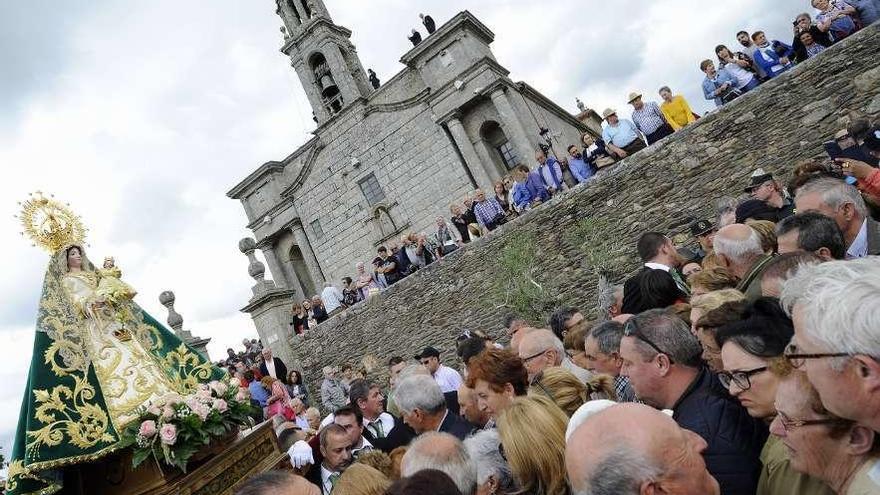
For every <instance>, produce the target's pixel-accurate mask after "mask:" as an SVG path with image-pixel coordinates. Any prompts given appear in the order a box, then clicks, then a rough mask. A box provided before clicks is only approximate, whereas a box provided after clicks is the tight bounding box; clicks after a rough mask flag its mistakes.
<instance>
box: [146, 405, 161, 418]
mask: <svg viewBox="0 0 880 495" xmlns="http://www.w3.org/2000/svg"><path fill="white" fill-rule="evenodd" d="M147 412H148V413H149V414H152V415H153V416H158V415H159V414H160V413H161V412H162V411H160V410H159V408H158V407H157V406H156V405H154V404H150V405H149V406H147Z"/></svg>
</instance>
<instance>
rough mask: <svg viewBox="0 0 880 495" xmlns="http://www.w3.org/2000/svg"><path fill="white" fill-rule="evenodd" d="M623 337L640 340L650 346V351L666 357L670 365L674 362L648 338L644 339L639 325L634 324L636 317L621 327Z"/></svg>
mask: <svg viewBox="0 0 880 495" xmlns="http://www.w3.org/2000/svg"><path fill="white" fill-rule="evenodd" d="M623 335H624V336H625V337H635V338H637V339H639V340H641V341H642V342H644V343H646V344H648V345H649V346H651V349H654V350H655V351H657V354H663V355H664V356H666V357H667V358H668V359H669V362H670V363H674V362H675V361H674V360H673V359H672V357H671V356H670V355H669V353H668V352H666V351H664V350H663V349H661V348H660V346H658V345H657V344H655V343H654V342H653V341H651V339H649V338H648V337H645V335H644V334H643V333H642V332H641V330H639V324H638V323H637V322H636V317H632V318H630V319H629V320H627V322H626V325H624V327H623Z"/></svg>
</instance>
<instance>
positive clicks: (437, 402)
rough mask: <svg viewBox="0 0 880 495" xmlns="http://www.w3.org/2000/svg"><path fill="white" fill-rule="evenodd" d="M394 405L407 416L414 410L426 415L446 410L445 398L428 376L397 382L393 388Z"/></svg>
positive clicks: (411, 377) (407, 378) (415, 376)
mask: <svg viewBox="0 0 880 495" xmlns="http://www.w3.org/2000/svg"><path fill="white" fill-rule="evenodd" d="M394 403H395V404H397V407H398V409H400V410H401V411H403V412H405V413H407V414H411V413H412V412H413V411H415V410H416V409H418V410H420V411H422V412H424V413H427V414H436V413H439V412H441V411H443V410H445V409H446V397H444V396H443V392H442V391H440V385H438V384H437V381H436V380H434V378H432V377H431V376H430V375H413V376H408V377H406V378H404V379H403V380H399V381H398V382H397V384H396V385H395V387H394Z"/></svg>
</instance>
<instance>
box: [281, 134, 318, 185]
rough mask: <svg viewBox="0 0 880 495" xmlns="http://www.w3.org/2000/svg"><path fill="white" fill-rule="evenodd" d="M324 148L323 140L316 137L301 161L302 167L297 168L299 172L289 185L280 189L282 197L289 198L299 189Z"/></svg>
mask: <svg viewBox="0 0 880 495" xmlns="http://www.w3.org/2000/svg"><path fill="white" fill-rule="evenodd" d="M323 149H324V142H323V141H321V139H320V138H319V137H318V138H316V139H315V141H314V146H312V149H311V150H309V154H308V155H307V156H306V158H305V160H304V161H303V165H302V167H301V168H300V169H299V173H298V174H297V175H296V178H295V179H293V182H291V183H290V185H289V186H287V187H286V188H284V190H283V191H281V197H282V198H289V197H292V196H293V193H295V192H296V190H297V189H299V188H300V187H301V186H302V185H303V183H304V182H305V181H306V179H307V178H308V176H309V174H310V173H312V167H314V166H315V161H317V159H318V154H320V153H321V150H323Z"/></svg>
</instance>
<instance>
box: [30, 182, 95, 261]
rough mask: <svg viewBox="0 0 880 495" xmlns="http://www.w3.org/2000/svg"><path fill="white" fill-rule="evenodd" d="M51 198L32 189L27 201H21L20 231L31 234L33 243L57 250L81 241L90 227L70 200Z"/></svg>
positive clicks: (51, 250) (53, 251) (51, 251)
mask: <svg viewBox="0 0 880 495" xmlns="http://www.w3.org/2000/svg"><path fill="white" fill-rule="evenodd" d="M52 198H54V195H52V194H50V195H49V197H48V198H47V197H45V196H43V193H42V192H40V191H37V192H35V193H31V194H30V197H29V198H28V199H27V200H26V201H24V202H21V201H19V202H18V204H19V205H21V213H19V214H18V215H15V216H16V218H18V219H19V220H20V221H21V225H22V227H23V228H24V230H23V231H22V232H21V235H23V236H24V235H27V236H28V237H30V238H31V241H32V242H33V245H34V246H37V245H39V246H40V247H42V248H43V249H46V250H47V251H49V252H50V253H52V254H54V253H55V252H57V251H58V250H59V249H61V248H63V247H65V246H69V245H71V244H78V245H82V244H83V242H84V241H85V238H86V232H88V229H86V227H85V225H83V223H82V220H81V219H80V217H79V216H78V215H77V214H75V213H74V212H73V211H72V210H71V209H70V204H69V203H64V204H62V203H60V202H58V201H56V200H55V199H52Z"/></svg>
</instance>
